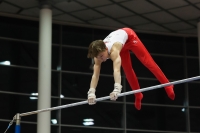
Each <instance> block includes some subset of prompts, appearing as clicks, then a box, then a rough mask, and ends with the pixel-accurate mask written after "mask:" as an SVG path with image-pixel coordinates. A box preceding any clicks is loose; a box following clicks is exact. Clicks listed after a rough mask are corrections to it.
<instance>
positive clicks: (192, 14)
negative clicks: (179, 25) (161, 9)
mask: <svg viewBox="0 0 200 133" xmlns="http://www.w3.org/2000/svg"><path fill="white" fill-rule="evenodd" d="M169 11H170V12H171V13H174V14H175V15H177V16H178V17H180V18H182V19H185V20H188V19H196V18H198V17H199V15H200V10H198V9H196V8H195V7H192V6H186V7H180V8H177V9H172V10H169Z"/></svg>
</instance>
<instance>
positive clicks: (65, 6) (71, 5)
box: [55, 1, 86, 12]
mask: <svg viewBox="0 0 200 133" xmlns="http://www.w3.org/2000/svg"><path fill="white" fill-rule="evenodd" d="M55 7H57V8H59V9H61V10H63V11H66V12H71V11H77V10H81V9H86V7H84V6H82V5H80V4H78V3H76V2H74V1H71V2H66V1H64V2H60V3H58V4H55Z"/></svg>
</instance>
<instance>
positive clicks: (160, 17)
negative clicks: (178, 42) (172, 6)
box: [144, 11, 179, 23]
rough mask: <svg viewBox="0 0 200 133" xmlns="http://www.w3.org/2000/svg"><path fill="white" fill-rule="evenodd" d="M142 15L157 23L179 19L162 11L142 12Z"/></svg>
mask: <svg viewBox="0 0 200 133" xmlns="http://www.w3.org/2000/svg"><path fill="white" fill-rule="evenodd" d="M144 16H145V17H147V18H149V19H151V20H152V21H155V22H157V23H168V22H174V21H179V19H177V18H176V17H174V16H172V15H170V14H169V13H167V12H164V11H161V12H155V13H149V14H144Z"/></svg>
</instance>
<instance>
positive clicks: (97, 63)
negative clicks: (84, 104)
mask: <svg viewBox="0 0 200 133" xmlns="http://www.w3.org/2000/svg"><path fill="white" fill-rule="evenodd" d="M94 62H95V63H94V66H93V75H92V79H91V83H90V89H89V91H88V103H89V105H93V104H95V103H96V101H95V100H96V95H95V92H96V87H97V83H98V81H99V74H100V69H101V61H99V60H97V58H94Z"/></svg>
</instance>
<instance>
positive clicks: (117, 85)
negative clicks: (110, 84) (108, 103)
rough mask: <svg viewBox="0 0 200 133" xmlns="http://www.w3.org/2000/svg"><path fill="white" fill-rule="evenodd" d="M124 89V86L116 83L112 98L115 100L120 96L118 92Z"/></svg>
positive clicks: (111, 94)
mask: <svg viewBox="0 0 200 133" xmlns="http://www.w3.org/2000/svg"><path fill="white" fill-rule="evenodd" d="M121 91H122V86H121V85H120V84H119V83H115V84H114V90H113V92H111V93H110V100H113V101H115V100H116V99H117V98H118V96H117V95H118V94H120V93H121Z"/></svg>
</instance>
